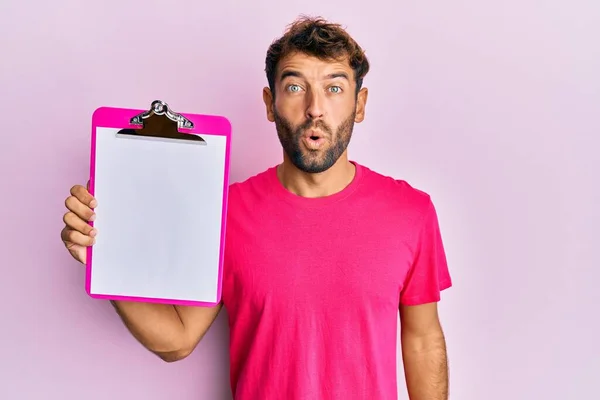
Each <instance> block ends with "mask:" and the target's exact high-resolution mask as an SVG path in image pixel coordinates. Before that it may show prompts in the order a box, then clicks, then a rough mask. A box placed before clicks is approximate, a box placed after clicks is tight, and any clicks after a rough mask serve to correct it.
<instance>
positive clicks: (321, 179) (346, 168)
mask: <svg viewBox="0 0 600 400" xmlns="http://www.w3.org/2000/svg"><path fill="white" fill-rule="evenodd" d="M355 173H356V167H355V166H354V164H352V163H351V162H350V161H349V160H348V158H347V155H346V153H344V155H343V156H342V157H340V158H339V160H338V161H337V162H336V163H335V164H334V165H333V166H332V167H331V168H329V169H328V170H327V171H324V172H321V173H318V174H310V173H306V172H304V171H301V170H299V169H298V168H296V166H295V165H294V164H292V162H291V161H289V159H288V158H287V157H284V160H283V163H281V164H280V165H279V166H278V167H277V177H278V178H279V181H280V182H281V184H282V185H283V186H284V187H285V188H286V189H287V190H289V191H290V192H292V193H294V194H296V195H298V196H302V197H308V198H315V197H325V196H330V195H332V194H335V193H338V192H340V191H342V190H344V188H345V187H346V186H348V185H349V184H350V182H352V179H354V174H355Z"/></svg>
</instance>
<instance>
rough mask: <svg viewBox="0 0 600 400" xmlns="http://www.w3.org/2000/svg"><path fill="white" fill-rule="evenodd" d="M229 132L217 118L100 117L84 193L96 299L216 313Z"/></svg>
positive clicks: (154, 108) (159, 104)
mask: <svg viewBox="0 0 600 400" xmlns="http://www.w3.org/2000/svg"><path fill="white" fill-rule="evenodd" d="M230 146H231V124H230V122H229V121H228V120H227V118H225V117H223V116H216V115H202V114H183V113H176V112H174V111H173V110H171V109H170V108H169V106H168V105H167V104H166V103H165V102H163V101H160V100H156V101H154V102H153V103H152V105H151V107H150V109H149V110H138V109H125V108H112V107H101V108H98V109H97V110H96V111H95V112H94V114H93V116H92V132H91V157H90V181H89V191H90V193H91V194H92V195H93V196H95V197H96V199H97V202H98V204H97V207H96V208H95V213H96V219H95V220H94V221H93V222H90V224H91V225H93V226H94V227H96V228H97V230H98V234H97V237H96V243H95V244H94V245H93V246H90V247H88V249H87V260H86V283H85V286H86V291H87V293H88V295H89V296H91V297H92V298H95V299H108V300H126V301H139V302H151V303H167V304H176V305H189V306H214V305H216V304H218V303H219V302H220V300H221V287H222V273H223V259H224V251H225V230H226V220H227V218H226V214H227V198H228V188H229V157H230Z"/></svg>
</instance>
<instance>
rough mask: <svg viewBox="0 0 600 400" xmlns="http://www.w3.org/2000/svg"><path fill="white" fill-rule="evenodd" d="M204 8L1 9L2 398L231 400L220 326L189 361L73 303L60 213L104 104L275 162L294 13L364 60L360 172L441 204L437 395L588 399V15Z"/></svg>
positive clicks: (597, 218) (511, 10)
mask: <svg viewBox="0 0 600 400" xmlns="http://www.w3.org/2000/svg"><path fill="white" fill-rule="evenodd" d="M206 3H207V2H200V1H170V2H166V1H161V2H158V1H152V2H149V1H144V2H142V1H138V2H132V1H130V2H124V1H119V2H117V1H114V0H110V1H103V2H81V1H66V0H62V1H61V0H57V1H54V2H41V1H40V2H27V1H16V0H5V1H2V2H1V3H0V60H1V61H0V110H2V119H3V123H2V137H3V139H2V141H1V142H0V171H2V172H1V173H2V175H1V181H0V182H1V186H0V188H1V190H2V196H0V239H1V240H0V268H1V272H2V277H1V279H0V296H1V301H0V307H1V309H0V310H1V316H2V328H1V329H0V346H1V350H2V351H1V357H0V377H1V378H0V381H1V383H0V398H2V399H11V400H13V399H15V400H20V399H61V400H70V399H82V398H85V399H87V400H100V399H102V400H104V399H114V400H121V399H127V400H129V399H146V400H158V399H161V400H162V399H166V398H177V399H180V400H192V399H211V400H213V399H216V400H219V399H227V398H228V397H229V396H230V395H229V383H228V362H227V341H228V332H227V327H226V324H225V322H226V318H225V317H226V315H225V314H222V315H221V317H220V318H219V319H218V321H217V322H216V324H215V326H214V328H213V329H212V330H211V331H210V332H209V334H208V335H207V336H206V338H205V339H204V341H203V342H202V343H201V344H200V346H199V347H198V349H197V351H196V352H195V353H194V354H193V355H192V356H191V357H190V358H188V359H187V360H185V361H182V362H180V363H175V364H166V363H164V362H162V361H160V360H159V359H158V358H156V357H155V356H153V355H151V354H150V353H148V352H147V351H146V350H144V349H143V348H142V347H141V345H139V344H137V342H135V340H134V339H133V337H132V336H130V335H129V334H128V333H127V331H126V330H125V328H124V327H123V325H122V324H121V322H120V320H119V319H118V317H117V316H116V314H115V313H114V312H113V311H112V309H111V307H110V306H109V305H108V304H107V303H106V302H104V301H94V300H92V299H90V298H89V297H87V296H86V294H85V291H84V268H83V267H80V266H78V265H76V263H75V262H74V261H73V260H72V259H71V258H70V256H69V255H68V253H67V252H66V251H65V250H64V248H63V245H62V243H61V241H60V237H59V232H60V229H61V228H62V214H63V213H64V210H65V209H64V204H63V202H64V199H65V197H66V196H67V194H68V190H69V188H70V187H71V185H73V184H75V183H85V181H86V178H87V173H88V157H89V140H90V132H89V129H90V121H91V114H92V112H93V110H94V109H95V108H96V107H99V106H116V107H132V108H138V107H139V108H144V107H147V106H148V105H149V104H150V102H151V101H152V100H153V99H155V98H159V99H163V100H165V101H167V102H169V103H170V104H171V105H172V106H173V107H174V108H175V109H176V110H180V111H185V112H200V113H209V114H210V113H213V114H220V115H225V116H227V117H228V118H229V119H230V120H231V121H232V123H233V129H234V136H233V138H234V139H233V146H234V147H233V151H232V157H233V162H232V180H240V179H243V178H245V177H247V176H249V175H252V174H254V173H256V172H258V171H260V170H262V169H264V168H266V167H268V166H271V165H273V164H274V163H276V162H278V160H279V159H280V148H279V143H278V141H277V138H276V135H275V133H274V128H273V126H272V125H270V124H269V123H268V122H267V120H266V118H265V111H264V107H263V104H262V99H261V89H262V87H263V86H264V85H265V82H266V80H265V76H264V72H263V68H264V56H265V51H266V49H267V46H268V45H269V43H270V42H271V40H272V39H273V38H275V37H276V36H278V35H279V34H280V33H281V32H282V30H283V28H284V26H285V25H286V24H287V23H289V22H290V21H291V20H292V19H293V18H294V17H296V16H297V15H298V14H300V13H309V14H310V13H312V14H321V15H323V16H325V17H329V18H332V19H335V20H337V21H340V22H342V23H343V24H344V25H346V26H347V27H348V29H349V31H350V32H351V33H352V34H353V35H355V37H356V38H357V39H358V40H359V42H360V43H361V44H362V45H363V46H364V47H365V48H366V50H367V52H368V55H369V56H370V59H371V62H372V65H373V69H372V72H371V73H370V74H369V76H368V78H367V80H366V84H367V86H368V87H369V88H370V99H369V103H368V106H367V118H366V121H365V122H364V123H363V124H361V125H359V126H358V127H357V129H356V133H355V137H354V139H353V143H352V145H351V154H352V158H353V159H355V160H358V161H360V162H362V163H364V164H366V165H369V166H370V167H371V168H374V169H376V170H378V171H380V172H383V173H386V174H392V175H395V176H397V177H402V178H405V179H407V180H408V181H409V182H411V183H412V184H414V185H416V186H418V187H420V188H422V189H424V190H426V191H428V192H430V193H431V194H432V195H433V197H434V200H435V202H436V204H437V207H438V210H439V214H440V221H441V224H442V229H443V233H444V236H445V240H446V244H447V251H448V258H449V261H450V263H451V267H452V273H453V277H454V282H455V286H454V288H453V289H452V290H450V291H449V292H447V293H446V294H445V295H444V296H443V302H442V305H441V313H442V317H443V322H444V326H445V329H446V332H447V337H448V344H449V356H450V360H451V377H452V383H451V386H452V388H451V392H452V396H451V398H452V399H458V400H481V399H486V400H506V399H511V400H521V399H522V400H532V399H545V400H550V399H557V400H558V399H561V400H563V399H582V398H591V397H590V396H592V397H593V396H595V394H596V393H597V388H598V387H597V381H598V371H600V345H599V344H598V343H599V342H598V338H599V337H600V324H599V323H598V322H597V315H598V311H597V310H598V304H600V294H599V293H600V291H599V290H598V289H597V285H598V281H599V280H600V272H599V271H600V269H599V268H600V255H599V253H598V251H597V250H596V251H595V250H593V247H592V246H594V245H597V243H598V239H597V238H598V226H599V223H600V211H599V208H598V205H599V204H600V189H599V188H598V182H599V181H600V177H599V176H598V175H599V171H600V156H598V149H599V145H600V129H599V128H600V122H599V121H600V78H599V75H598V72H599V71H600V50H599V49H600V47H599V45H598V40H599V39H598V38H600V5H598V4H599V3H598V2H597V1H595V0H589V1H583V0H578V1H569V2H564V1H558V0H556V1H551V0H548V1H533V0H519V1H517V0H510V1H494V2H492V1H487V2H483V1H475V0H470V1H466V0H458V1H452V2H448V1H430V2H423V1H421V2H416V1H413V2H409V1H400V2H395V3H396V5H394V6H391V5H389V6H386V8H379V5H378V3H379V4H384V2H364V1H360V2H359V1H355V2H347V1H341V0H330V1H328V2H325V3H324V4H325V5H323V6H322V7H320V8H319V7H317V6H316V4H317V1H316V0H304V1H284V2H279V1H275V0H272V1H262V2H260V3H257V2H241V1H238V2H234V1H231V0H226V1H213V2H210V5H208V6H207V5H203V4H206ZM385 3H388V2H385ZM389 4H392V2H391V1H390V2H389ZM402 374H403V371H402V369H401V368H400V369H399V371H398V375H399V376H400V377H401V380H400V382H399V386H400V388H401V398H406V395H405V390H404V384H403V381H402Z"/></svg>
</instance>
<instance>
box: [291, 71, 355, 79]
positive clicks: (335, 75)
mask: <svg viewBox="0 0 600 400" xmlns="http://www.w3.org/2000/svg"><path fill="white" fill-rule="evenodd" d="M290 76H293V77H296V78H304V76H303V75H302V74H301V73H300V72H298V71H295V70H287V71H283V73H282V74H281V78H280V80H284V79H285V78H287V77H290ZM335 78H343V79H346V80H348V81H349V80H350V78H349V77H348V74H347V73H345V72H334V73H331V74H328V75H327V76H325V79H335Z"/></svg>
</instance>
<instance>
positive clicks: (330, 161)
mask: <svg viewBox="0 0 600 400" xmlns="http://www.w3.org/2000/svg"><path fill="white" fill-rule="evenodd" d="M275 79H276V80H275V88H276V89H275V93H274V97H275V99H274V101H273V98H272V96H271V93H269V92H268V89H265V104H266V105H267V110H268V117H269V120H271V121H273V122H275V126H276V129H277V135H278V137H279V141H280V142H281V145H282V147H283V149H284V151H285V154H286V155H287V157H288V158H289V159H290V161H291V162H292V163H293V164H294V165H295V166H296V167H297V168H298V169H300V170H301V171H304V172H307V173H319V172H323V171H326V170H327V169H329V168H330V167H331V166H333V165H334V164H335V163H336V162H337V161H338V160H339V159H340V157H341V156H343V155H345V154H346V149H347V147H348V144H349V142H350V138H351V136H352V130H353V127H354V123H355V122H360V121H362V119H363V114H364V103H365V101H366V89H363V90H361V92H360V94H359V96H358V97H357V96H356V84H355V81H354V75H353V71H352V69H351V68H350V65H349V64H348V63H347V62H345V61H343V62H332V61H324V60H319V59H317V58H314V57H310V56H307V55H304V54H294V55H291V56H289V57H286V58H285V59H283V60H282V61H281V62H280V63H279V66H278V73H277V76H276V78H275Z"/></svg>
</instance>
